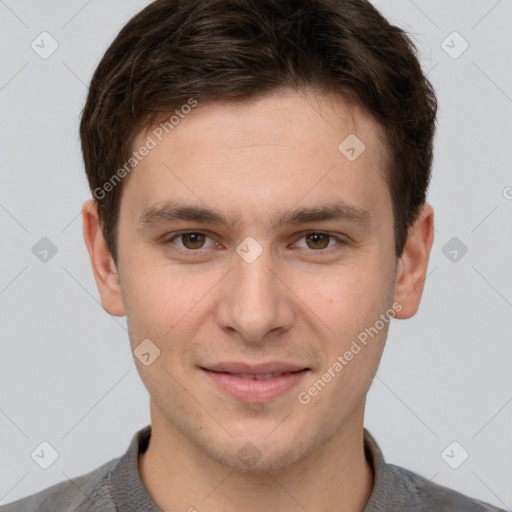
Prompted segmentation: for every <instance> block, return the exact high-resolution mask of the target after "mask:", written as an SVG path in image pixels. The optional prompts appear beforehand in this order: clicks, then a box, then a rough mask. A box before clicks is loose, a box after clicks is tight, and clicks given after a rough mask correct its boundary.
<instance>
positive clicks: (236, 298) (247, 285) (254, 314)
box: [218, 241, 293, 342]
mask: <svg viewBox="0 0 512 512" xmlns="http://www.w3.org/2000/svg"><path fill="white" fill-rule="evenodd" d="M251 243H252V242H251V241H249V242H248V245H247V246H244V243H242V244H240V246H239V247H238V248H237V253H238V254H237V255H236V256H234V268H233V270H232V272H230V273H229V284H228V286H227V287H226V288H225V290H224V294H223V297H222V301H221V304H220V305H219V308H218V322H219V324H220V325H221V327H223V328H224V329H230V330H235V331H237V332H238V333H240V335H241V336H242V337H243V338H244V339H245V340H246V341H251V342H258V341H261V340H262V339H263V338H264V337H265V335H266V334H267V333H268V332H269V331H271V330H276V329H278V328H281V329H286V328H289V327H290V325H291V322H292V320H293V312H292V309H291V305H290V304H289V302H288V300H287V297H286V294H285V293H284V292H283V290H281V289H280V287H279V281H278V280H277V279H276V278H275V276H274V274H273V272H275V269H273V267H274V262H273V258H272V255H271V253H270V251H269V250H268V249H265V250H263V248H262V247H261V246H260V248H258V247H256V246H255V245H254V244H253V245H251ZM244 249H245V251H244Z"/></svg>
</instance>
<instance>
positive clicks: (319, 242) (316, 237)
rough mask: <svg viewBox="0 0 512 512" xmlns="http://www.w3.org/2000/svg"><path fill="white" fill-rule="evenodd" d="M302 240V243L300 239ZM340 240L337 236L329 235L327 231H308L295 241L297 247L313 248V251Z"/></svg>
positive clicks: (332, 244)
mask: <svg viewBox="0 0 512 512" xmlns="http://www.w3.org/2000/svg"><path fill="white" fill-rule="evenodd" d="M302 240H304V242H303V243H301V241H302ZM339 242H342V240H340V239H339V238H337V237H335V236H333V235H329V234H327V233H317V232H313V233H308V234H307V235H305V236H303V237H302V238H300V239H299V241H298V242H296V244H295V245H296V246H297V247H302V248H305V249H313V250H314V251H319V250H322V249H328V248H330V247H333V246H334V245H336V243H339Z"/></svg>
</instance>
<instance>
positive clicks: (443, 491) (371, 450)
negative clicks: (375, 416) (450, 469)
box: [364, 429, 503, 512]
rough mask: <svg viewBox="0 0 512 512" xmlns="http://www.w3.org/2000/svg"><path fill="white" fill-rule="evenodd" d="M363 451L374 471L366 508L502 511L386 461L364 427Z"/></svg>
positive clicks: (369, 510)
mask: <svg viewBox="0 0 512 512" xmlns="http://www.w3.org/2000/svg"><path fill="white" fill-rule="evenodd" d="M364 447H365V454H366V458H367V460H368V462H369V464H370V465H371V466H372V468H373V471H374V477H375V481H374V486H373V491H372V494H371V496H370V499H369V501H368V503H367V505H366V508H365V512H385V511H388V510H397V511H400V512H503V509H500V508H497V507H494V506H492V505H489V504H487V503H483V502H482V501H478V500H476V499H474V498H470V497H469V496H465V495H464V494H461V493H460V492H457V491H454V490H453V489H449V488H448V487H444V486H442V485H439V484H436V483H434V482H432V480H428V479H427V478H425V477H423V476H421V475H419V474H418V473H414V472H413V471H410V470H408V469H405V468H402V467H400V466H395V465H394V464H389V463H387V462H386V461H385V459H384V456H383V454H382V451H381V449H380V447H379V445H378V443H377V441H376V440H375V438H374V437H373V436H372V435H371V434H370V432H368V430H366V429H364Z"/></svg>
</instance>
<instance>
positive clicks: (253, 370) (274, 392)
mask: <svg viewBox="0 0 512 512" xmlns="http://www.w3.org/2000/svg"><path fill="white" fill-rule="evenodd" d="M200 368H201V370H202V371H203V372H204V373H205V374H206V375H207V376H208V377H209V378H210V379H211V380H212V381H213V382H214V383H215V384H216V385H217V387H218V388H220V389H221V390H222V391H224V392H226V393H228V394H229V395H231V396H233V397H234V398H236V399H237V400H240V401H242V402H247V403H258V402H267V401H270V400H272V399H274V398H277V397H278V396H280V395H282V394H284V393H286V392H287V391H289V390H290V389H292V388H293V387H295V386H296V385H297V384H298V383H299V382H300V381H301V380H302V379H303V378H304V376H305V375H306V374H307V373H308V372H309V371H310V369H309V368H306V367H304V366H300V365H293V364H290V363H285V362H279V361H275V362H269V363H261V364H248V363H238V362H229V363H219V364H215V365H212V366H208V367H200ZM270 374H278V375H275V376H271V377H270V378H267V376H269V375H270ZM251 376H253V377H251ZM257 377H259V378H260V379H262V378H263V379H264V380H258V379H257Z"/></svg>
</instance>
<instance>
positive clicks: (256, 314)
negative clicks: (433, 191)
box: [83, 90, 433, 512]
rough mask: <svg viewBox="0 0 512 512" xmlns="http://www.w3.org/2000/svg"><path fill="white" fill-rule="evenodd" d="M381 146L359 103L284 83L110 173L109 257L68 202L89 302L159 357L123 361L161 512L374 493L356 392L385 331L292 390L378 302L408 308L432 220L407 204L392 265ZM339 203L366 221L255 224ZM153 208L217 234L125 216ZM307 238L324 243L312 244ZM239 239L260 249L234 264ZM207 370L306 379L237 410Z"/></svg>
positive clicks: (213, 112)
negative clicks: (229, 364) (177, 210)
mask: <svg viewBox="0 0 512 512" xmlns="http://www.w3.org/2000/svg"><path fill="white" fill-rule="evenodd" d="M350 133H354V134H356V135H357V137H358V138H359V139H360V140H361V141H363V142H364V144H365V146H366V149H365V150H364V152H363V153H362V154H361V155H360V156H359V157H358V158H357V159H356V160H355V161H352V162H351V161H349V160H348V159H347V158H346V157H345V156H344V155H343V154H342V153H341V152H340V151H339V150H338V145H339V144H340V142H341V141H343V140H344V139H345V137H347V135H348V134H350ZM148 134H151V132H150V131H148V132H146V133H141V134H140V135H139V137H138V140H137V141H136V142H135V145H134V146H135V147H140V145H142V144H143V143H144V140H145V138H146V136H147V135H148ZM383 140H384V139H383V134H382V132H381V130H380V128H379V126H378V125H377V124H376V123H375V122H374V121H373V120H372V118H371V117H369V116H368V115H367V114H366V113H365V111H363V110H362V109H360V108H359V107H356V106H355V105H350V104H349V103H347V102H346V101H345V100H344V99H343V98H341V97H339V96H337V95H322V96H320V95H318V94H315V93H313V92H312V91H302V92H296V91H290V90H284V91H280V92H276V93H274V94H272V95H266V96H263V97H261V98H258V99H256V100H251V101H246V102H239V103H235V102H217V103H213V104H209V105H199V106H197V107H196V108H195V109H194V110H193V111H192V112H191V113H190V114H188V115H187V117H186V118H185V119H184V120H182V121H181V122H180V124H179V125H178V126H177V127H176V128H175V129H174V130H172V131H171V132H170V133H169V134H167V135H166V136H165V137H164V138H163V139H162V141H161V142H158V144H157V146H156V147H155V148H154V149H152V150H151V151H150V152H149V154H148V155H147V156H146V157H145V158H144V159H143V160H142V162H140V164H138V165H137V167H136V168H135V169H134V171H132V173H131V174H130V176H129V178H127V179H126V181H125V183H124V185H123V186H124V190H123V195H122V201H121V207H120V219H119V233H118V254H119V258H118V261H117V265H116V264H114V262H113V260H112V257H111V254H110V251H109V250H108V248H107V246H106V244H105V240H104V238H103V235H102V232H101V229H100V223H99V220H98V216H97V213H96V206H95V202H94V201H93V200H91V201H88V202H87V203H85V205H84V208H83V220H84V237H85V241H86V245H87V248H88V250H89V253H90V257H91V262H92V267H93V271H94V275H95V278H96V282H97V285H98V289H99V292H100V295H101V300H102V304H103V307H104V308H105V310H106V311H107V312H108V313H110V314H112V315H119V316H121V315H126V316H127V320H128V326H129V334H130V343H131V347H132V350H135V349H136V347H137V346H138V345H139V344H140V343H141V341H142V340H144V339H147V338H149V339H150V340H152V342H153V343H154V344H155V345H156V346H158V348H159V349H160V356H159V357H158V358H157V359H155V361H154V362H152V363H151V364H150V365H149V366H145V365H143V364H142V363H141V362H140V361H139V360H138V359H137V358H135V363H136V365H137V368H138V370H139V373H140V376H141V379H142V381H143V382H144V385H145V386H146V388H147V389H148V391H149V394H150V412H151V423H152V435H151V440H150V444H149V448H148V450H147V451H146V453H145V454H143V455H142V456H140V458H139V469H140V472H141V476H142V480H143V482H144V484H145V486H146V488H147V490H148V492H149V494H150V495H151V497H152V499H153V500H154V501H155V503H156V504H157V505H158V506H159V507H160V508H161V509H162V510H164V511H174V510H194V509H195V508H196V509H197V510H201V511H202V510H208V511H210V512H216V511H221V510H222V511H239V510H248V511H263V510H281V511H285V512H287V511H296V510H304V509H306V510H310V511H327V510H337V511H344V512H348V511H351V512H352V511H353V512H355V511H362V510H363V509H364V507H365V505H366V503H367V501H368V499H369V497H370V494H371V490H372V487H373V483H374V481H373V480H374V477H373V472H372V469H371V467H370V465H369V464H368V462H367V461H366V459H365V456H364V451H363V419H364V408H365V399H366V394H367V392H368V389H369V387H370V384H371V382H372V378H373V376H374V374H375V372H376V371H377V367H378V364H379V361H380V358H381V354H382V350H383V348H384V344H385V340H386V335H387V329H388V325H389V324H387V323H386V324H385V326H384V328H382V329H381V330H380V331H379V333H378V335H376V336H375V337H374V338H372V339H371V340H370V341H369V343H368V344H367V345H366V346H365V347H364V348H363V349H362V350H361V351H360V352H359V353H358V354H357V355H355V356H354V357H353V359H352V360H351V361H349V362H348V364H347V365H346V366H344V367H343V370H342V371H340V372H339V373H337V374H336V376H335V377H333V378H332V379H331V381H330V382H329V383H328V384H326V386H325V387H324V388H323V389H321V391H320V392H319V393H318V394H317V395H316V396H314V397H312V398H311V400H310V401H309V403H307V404H303V403H300V402H299V400H298V394H299V392H303V391H307V390H308V388H310V387H311V386H312V385H313V384H314V383H315V381H318V379H319V378H321V376H322V375H323V374H324V373H325V372H326V371H327V369H328V368H329V367H332V365H333V363H334V362H335V361H336V360H337V358H338V356H339V355H343V354H344V353H345V352H346V351H347V350H348V349H349V348H350V345H351V343H352V341H353V340H355V339H357V336H358V334H359V333H361V332H362V331H363V330H364V329H365V328H368V327H370V326H373V325H374V324H375V323H376V321H377V320H378V319H379V315H381V314H383V313H385V312H386V310H389V309H390V308H392V307H393V304H394V303H395V304H397V303H398V304H399V308H400V311H399V312H396V315H395V316H396V318H409V317H411V316H412V315H414V314H415V313H416V311H417V308H418V306H419V303H420V298H421V295H422V292H423V283H424V280H425V276H426V271H427V264H428V258H429V254H430V250H431V246H432V241H433V211H432V208H431V207H430V206H429V205H427V204H426V205H424V206H423V208H422V210H421V212H420V215H419V217H418V219H417V221H416V222H415V224H414V225H413V226H412V228H411V229H410V231H409V236H408V241H407V244H406V247H405V250H404V253H403V255H402V256H401V258H399V259H397V258H396V255H395V253H394V230H393V212H392V203H391V198H390V194H389V190H388V185H387V184H386V182H385V181H384V179H383V176H384V173H383V169H385V166H386V163H387V160H386V153H385V149H384V144H383ZM340 201H342V202H344V203H345V204H347V205H349V206H351V207H353V208H354V209H359V210H364V211H366V213H367V215H366V217H365V219H359V221H354V220H351V219H347V218H342V219H331V220H324V221H308V222H302V223H294V224H290V223H284V224H282V225H276V226H273V221H274V220H275V219H276V216H277V215H278V214H279V213H283V212H287V211H289V210H297V209H299V208H315V207H321V206H323V205H325V204H330V203H334V202H340ZM167 202H173V203H178V204H180V205H183V204H187V205H193V206H199V207H204V208H209V209H213V210H216V211H218V212H220V213H222V214H223V215H224V216H225V217H226V219H227V220H228V221H229V222H231V225H230V226H229V227H227V226H224V225H221V224H218V223H208V222H206V221H202V220H198V221H189V220H174V221H170V220H165V219H162V218H161V217H155V216H153V218H152V221H150V222H146V223H144V222H141V218H142V217H143V216H144V212H148V209H151V208H158V207H162V205H165V204H166V203H167ZM182 230H197V231H199V232H200V233H203V234H206V235H207V236H206V237H204V238H201V237H199V238H197V237H196V238H195V239H193V240H194V241H195V242H196V245H193V244H191V243H190V239H188V238H185V239H184V238H180V237H177V238H174V239H172V240H171V237H172V236H174V235H175V234H176V233H178V232H180V231H182ZM308 233H327V234H329V235H332V237H331V238H328V237H323V238H322V237H320V240H321V241H322V243H320V244H318V243H315V242H314V241H313V242H312V241H311V238H306V235H307V234H308ZM246 237H252V238H253V239H254V240H256V241H257V243H258V244H259V246H260V248H261V249H262V252H261V254H260V255H259V256H258V257H257V258H256V260H255V261H254V262H252V263H248V262H246V261H244V259H243V258H241V257H240V256H239V254H237V252H236V248H237V246H238V245H239V244H240V243H241V242H242V241H243V240H244V239H245V238H246ZM334 237H338V239H339V240H340V241H338V239H337V238H334ZM315 240H318V239H315ZM326 240H327V241H328V243H327V247H326V248H323V247H324V245H323V242H325V241H326ZM198 241H199V244H197V242H198ZM202 241H204V248H202V249H200V250H199V251H198V250H197V249H195V247H198V246H200V244H201V243H202ZM190 247H191V248H190ZM194 251H196V252H194ZM225 361H237V362H248V363H251V364H256V363H259V362H267V361H285V362H292V363H296V364H298V365H300V366H301V367H304V368H309V371H308V372H306V373H305V375H304V376H303V378H302V380H301V381H300V382H299V383H298V384H297V385H296V386H295V387H293V388H292V389H291V390H288V391H286V392H285V393H283V394H281V395H279V396H277V397H275V398H273V399H271V400H269V401H262V402H256V403H251V402H244V401H241V400H238V399H235V398H234V397H232V396H230V395H227V394H226V393H225V392H224V391H223V390H221V389H219V388H218V387H217V386H216V385H215V384H214V383H212V381H211V379H210V378H209V377H208V376H207V375H206V374H205V372H204V371H203V370H201V367H204V366H208V365H212V364H216V363H220V362H225ZM247 443H252V445H254V446H255V447H256V449H257V453H258V454H259V457H260V458H259V459H258V460H257V461H256V459H257V457H255V459H254V461H255V462H254V463H253V465H251V466H250V467H248V465H247V463H246V462H245V461H244V460H241V459H240V458H239V457H238V456H237V454H238V452H239V450H240V449H242V448H243V447H244V446H245V445H246V444H247ZM248 498H249V499H248Z"/></svg>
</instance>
